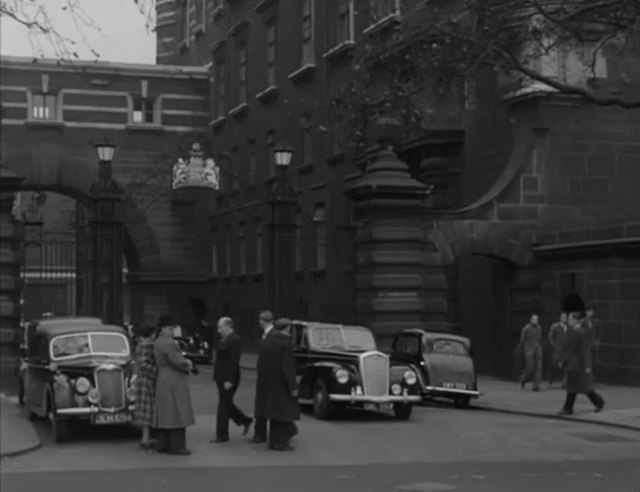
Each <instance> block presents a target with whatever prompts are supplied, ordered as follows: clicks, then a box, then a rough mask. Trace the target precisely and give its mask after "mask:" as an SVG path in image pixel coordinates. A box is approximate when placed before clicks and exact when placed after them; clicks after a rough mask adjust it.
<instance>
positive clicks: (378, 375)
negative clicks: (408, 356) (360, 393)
mask: <svg viewBox="0 0 640 492" xmlns="http://www.w3.org/2000/svg"><path fill="white" fill-rule="evenodd" d="M360 372H361V374H362V386H363V390H364V394H365V395H366V396H386V395H388V394H389V358H388V357H387V356H386V355H384V354H381V353H380V352H372V353H369V354H363V355H361V356H360Z"/></svg>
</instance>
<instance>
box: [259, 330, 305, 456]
mask: <svg viewBox="0 0 640 492" xmlns="http://www.w3.org/2000/svg"><path fill="white" fill-rule="evenodd" d="M290 326H291V320H288V319H285V318H283V319H279V320H278V321H276V323H275V325H274V329H273V330H274V333H273V335H270V336H269V337H268V338H267V339H266V340H265V343H264V348H263V352H262V358H263V371H264V382H265V385H266V388H267V397H266V400H265V408H264V410H265V414H264V415H265V417H266V418H267V419H269V449H273V450H275V451H289V450H292V449H293V447H292V446H291V443H290V440H291V438H292V437H293V435H294V433H296V432H297V429H296V426H295V424H294V422H295V421H296V420H298V419H299V418H300V408H299V406H298V387H297V383H296V364H295V356H294V354H293V348H292V347H291V339H290V336H289V333H288V330H289V327H290Z"/></svg>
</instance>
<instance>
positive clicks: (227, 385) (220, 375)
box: [211, 317, 253, 443]
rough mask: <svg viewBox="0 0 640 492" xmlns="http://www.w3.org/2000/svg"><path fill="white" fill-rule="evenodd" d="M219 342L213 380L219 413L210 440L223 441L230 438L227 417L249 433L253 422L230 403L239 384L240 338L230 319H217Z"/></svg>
mask: <svg viewBox="0 0 640 492" xmlns="http://www.w3.org/2000/svg"><path fill="white" fill-rule="evenodd" d="M218 334H219V335H220V343H219V344H218V350H217V351H216V360H215V363H214V366H213V379H214V381H215V382H216V386H217V387H218V412H217V416H216V436H215V438H214V439H212V440H211V442H214V443H222V442H227V441H228V440H229V419H231V420H233V422H234V423H235V424H236V425H238V426H240V427H244V429H243V433H242V434H243V435H246V434H247V432H249V427H250V426H251V422H252V421H253V420H252V419H251V417H248V416H246V415H245V414H244V413H243V412H242V410H240V409H239V408H238V407H237V406H236V405H235V403H234V402H233V397H234V395H235V393H236V390H237V389H238V385H239V384H240V356H241V355H242V340H240V337H239V336H238V335H237V334H236V332H235V330H234V326H233V320H232V319H231V318H227V317H224V318H220V320H219V321H218Z"/></svg>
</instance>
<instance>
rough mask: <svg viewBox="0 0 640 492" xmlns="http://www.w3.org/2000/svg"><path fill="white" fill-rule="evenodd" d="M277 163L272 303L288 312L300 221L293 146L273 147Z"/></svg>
mask: <svg viewBox="0 0 640 492" xmlns="http://www.w3.org/2000/svg"><path fill="white" fill-rule="evenodd" d="M273 154H274V159H275V163H276V181H275V183H274V184H273V187H272V188H271V197H270V199H269V206H270V213H271V217H270V223H269V232H270V234H269V239H270V241H269V245H270V247H269V269H268V275H269V282H268V283H267V285H268V288H269V292H268V298H269V304H270V306H271V308H272V309H274V310H275V311H276V313H278V315H281V316H285V315H286V314H287V312H288V311H289V308H290V302H289V300H290V298H291V297H292V294H291V290H290V288H291V285H292V284H291V279H292V276H293V257H294V255H293V248H292V241H291V238H292V237H293V231H294V229H295V228H296V224H295V223H294V221H293V211H294V208H295V206H296V196H295V192H294V190H293V186H292V185H291V183H290V182H289V180H288V177H287V168H288V167H289V164H291V158H292V156H293V149H292V148H291V147H290V146H289V145H287V144H286V143H282V144H280V145H278V146H276V147H275V149H274V150H273Z"/></svg>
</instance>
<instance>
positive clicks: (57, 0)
mask: <svg viewBox="0 0 640 492" xmlns="http://www.w3.org/2000/svg"><path fill="white" fill-rule="evenodd" d="M7 3H8V4H10V5H13V4H14V2H13V1H9V2H7ZM19 3H24V4H26V3H27V0H21V1H19ZM36 3H38V4H41V5H44V6H45V8H46V10H47V12H48V13H49V17H50V18H51V20H52V24H53V25H54V27H55V28H56V29H57V31H58V32H60V33H61V34H62V35H64V36H65V37H67V38H69V39H71V40H73V41H75V43H76V44H75V46H71V48H70V50H69V51H76V52H77V54H78V55H79V57H80V58H81V59H85V60H94V59H95V56H94V55H93V53H92V48H93V50H95V51H96V52H98V53H99V54H100V60H104V61H113V62H129V63H155V58H156V46H155V37H154V35H153V34H152V33H148V32H147V31H146V29H145V18H144V16H143V15H142V14H141V13H140V12H139V11H138V9H137V7H136V5H135V3H134V0H108V1H107V0H71V1H69V0H39V1H38V2H36ZM69 3H72V4H73V3H76V4H77V5H78V6H79V7H80V9H81V10H78V11H77V12H76V14H75V15H72V14H71V13H70V12H69V10H63V7H65V6H66V5H68V4H69ZM83 13H84V16H85V17H87V18H88V19H90V20H91V21H93V23H94V24H95V26H92V25H90V24H89V23H88V22H84V21H83ZM56 51H58V52H56ZM0 52H1V53H2V55H13V56H35V57H39V56H40V55H41V54H44V56H46V57H52V58H59V57H60V49H58V50H56V49H55V48H53V46H51V43H50V42H49V41H48V40H47V39H45V38H43V37H42V36H37V37H34V36H33V35H29V31H28V29H27V28H26V27H24V26H22V25H20V24H18V23H17V22H15V21H13V20H10V19H8V18H6V17H2V20H1V25H0ZM69 55H70V53H69ZM69 55H68V56H69Z"/></svg>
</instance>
